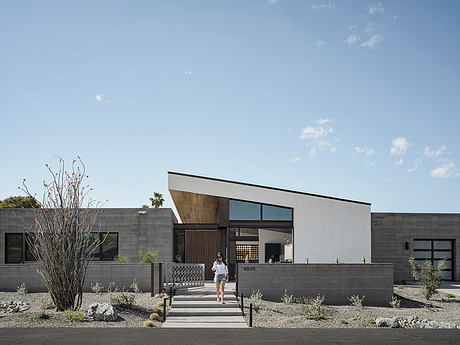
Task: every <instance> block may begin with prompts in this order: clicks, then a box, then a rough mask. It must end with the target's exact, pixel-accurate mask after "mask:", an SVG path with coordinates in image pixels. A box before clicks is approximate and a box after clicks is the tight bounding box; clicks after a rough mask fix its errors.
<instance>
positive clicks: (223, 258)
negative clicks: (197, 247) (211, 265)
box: [216, 252, 227, 266]
mask: <svg viewBox="0 0 460 345" xmlns="http://www.w3.org/2000/svg"><path fill="white" fill-rule="evenodd" d="M219 256H220V257H221V258H222V262H223V263H224V265H225V266H227V263H226V262H225V257H224V254H222V252H218V253H217V255H216V261H217V257H219Z"/></svg>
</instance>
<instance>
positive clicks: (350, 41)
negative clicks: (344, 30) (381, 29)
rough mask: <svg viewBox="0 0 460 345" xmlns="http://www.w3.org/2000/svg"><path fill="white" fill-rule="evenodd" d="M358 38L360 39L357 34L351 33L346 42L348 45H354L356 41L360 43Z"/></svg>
mask: <svg viewBox="0 0 460 345" xmlns="http://www.w3.org/2000/svg"><path fill="white" fill-rule="evenodd" d="M358 40H359V37H358V36H356V35H350V36H348V37H347V39H346V40H344V42H345V43H346V44H348V45H354V44H356V43H358Z"/></svg>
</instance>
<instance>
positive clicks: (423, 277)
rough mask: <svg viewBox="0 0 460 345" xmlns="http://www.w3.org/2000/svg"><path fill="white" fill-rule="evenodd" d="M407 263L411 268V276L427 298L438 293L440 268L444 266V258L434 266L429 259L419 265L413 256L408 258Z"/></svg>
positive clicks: (440, 275)
mask: <svg viewBox="0 0 460 345" xmlns="http://www.w3.org/2000/svg"><path fill="white" fill-rule="evenodd" d="M409 264H410V266H411V269H412V276H413V277H414V279H415V280H416V281H418V282H419V283H420V285H421V287H422V292H423V295H424V296H425V298H426V299H427V300H429V299H430V298H431V297H433V296H434V295H436V294H437V293H438V289H439V287H440V286H441V280H442V279H441V277H442V270H443V269H444V267H445V266H446V259H442V260H441V261H440V262H439V264H438V267H435V266H434V265H433V264H432V263H431V261H429V260H426V261H425V264H424V265H423V266H420V265H419V264H418V263H417V262H416V261H415V259H414V258H409Z"/></svg>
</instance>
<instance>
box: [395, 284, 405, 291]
mask: <svg viewBox="0 0 460 345" xmlns="http://www.w3.org/2000/svg"><path fill="white" fill-rule="evenodd" d="M396 288H397V289H400V290H402V289H404V286H402V285H398V286H397V287H396Z"/></svg>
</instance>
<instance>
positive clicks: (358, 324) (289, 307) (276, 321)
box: [244, 285, 460, 328]
mask: <svg viewBox="0 0 460 345" xmlns="http://www.w3.org/2000/svg"><path fill="white" fill-rule="evenodd" d="M394 293H395V294H396V295H397V298H398V299H400V300H401V307H400V308H392V307H391V306H390V305H389V304H388V307H367V306H365V307H364V310H362V311H360V310H359V309H358V308H357V307H353V306H335V305H325V306H324V309H325V319H324V320H319V321H316V320H310V319H307V318H306V317H305V316H304V315H302V305H301V304H295V303H293V304H285V303H279V302H269V301H264V300H259V301H257V300H254V299H251V298H245V299H244V304H245V311H246V314H245V320H246V322H248V323H249V303H251V302H252V303H253V305H257V306H258V307H259V309H258V311H257V312H253V327H269V328H297V327H302V328H303V327H305V328H372V327H377V326H376V325H375V324H374V323H373V322H372V321H373V320H374V319H375V318H377V317H395V316H404V317H410V316H413V315H416V316H418V317H419V318H422V319H430V320H434V321H438V322H442V321H443V322H450V323H454V324H456V325H460V299H459V298H449V299H447V298H445V296H444V294H443V293H441V295H440V296H437V297H436V298H434V299H433V300H432V301H429V302H427V300H426V299H425V298H424V297H423V295H422V292H421V289H420V288H419V287H418V286H411V285H406V286H403V287H402V288H400V287H395V289H394ZM426 303H429V304H431V306H430V307H426ZM364 304H365V299H364ZM341 320H344V321H346V322H347V323H346V324H345V323H344V322H342V321H341Z"/></svg>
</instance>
